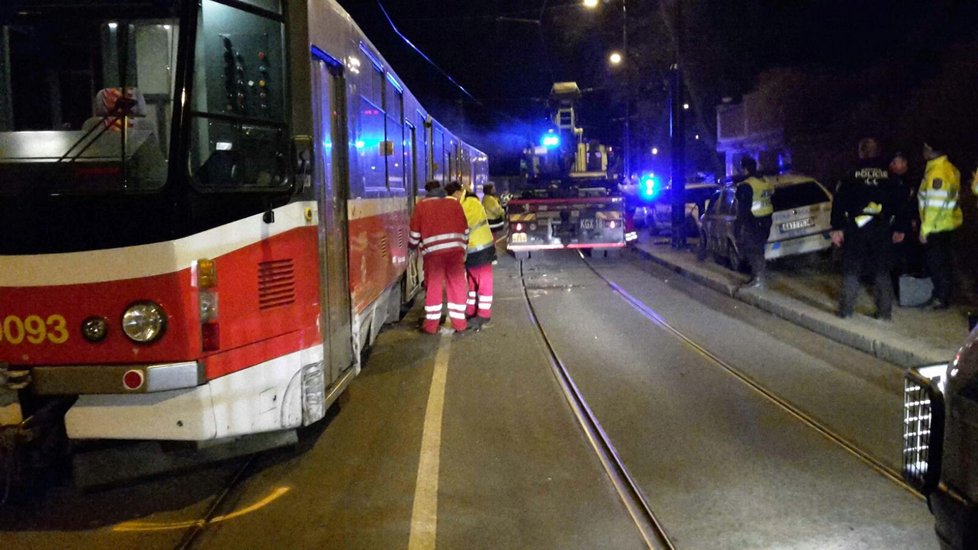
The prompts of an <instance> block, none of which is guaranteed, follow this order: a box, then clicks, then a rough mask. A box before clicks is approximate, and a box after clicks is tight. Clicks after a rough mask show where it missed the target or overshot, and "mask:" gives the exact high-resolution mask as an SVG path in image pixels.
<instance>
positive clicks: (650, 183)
mask: <svg viewBox="0 0 978 550" xmlns="http://www.w3.org/2000/svg"><path fill="white" fill-rule="evenodd" d="M660 191H661V189H660V188H659V180H658V179H657V178H656V177H655V175H654V174H645V175H644V176H642V179H640V180H639V182H638V193H639V195H641V197H642V198H643V199H644V200H647V201H651V200H654V199H655V198H656V197H657V196H658V195H659V192H660Z"/></svg>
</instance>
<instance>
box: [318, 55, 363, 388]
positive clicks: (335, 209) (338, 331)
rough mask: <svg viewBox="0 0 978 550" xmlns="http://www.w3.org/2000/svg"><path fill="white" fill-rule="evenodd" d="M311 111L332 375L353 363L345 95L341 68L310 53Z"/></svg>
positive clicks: (324, 310) (328, 358) (329, 372)
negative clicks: (313, 56)
mask: <svg viewBox="0 0 978 550" xmlns="http://www.w3.org/2000/svg"><path fill="white" fill-rule="evenodd" d="M312 63H313V71H312V74H313V116H314V117H315V120H314V124H315V127H314V128H315V130H314V133H315V137H314V139H313V142H314V146H315V148H316V154H317V159H316V161H317V162H316V163H315V175H314V177H315V185H316V187H318V190H317V193H316V197H317V200H318V203H319V204H318V206H319V217H320V222H319V243H320V246H319V249H320V255H319V259H320V269H319V272H320V278H321V284H320V288H321V296H320V303H322V304H323V308H322V317H323V319H322V321H323V322H322V326H323V328H322V330H323V341H324V342H325V343H326V357H325V358H324V360H325V361H326V365H325V368H324V371H325V373H326V375H327V376H328V377H329V380H330V381H332V380H336V379H337V378H338V377H339V376H340V374H342V372H343V371H345V370H346V369H348V368H350V367H351V366H352V365H353V329H352V326H353V323H352V318H351V317H352V313H351V306H350V276H349V266H348V263H349V255H348V243H349V238H348V232H347V209H346V203H347V199H348V197H349V181H348V180H347V177H346V174H347V173H348V172H347V170H346V164H345V163H346V157H345V154H344V153H345V147H344V146H343V144H345V143H346V108H345V104H346V100H345V92H344V89H343V87H344V80H343V77H342V73H341V72H340V71H341V69H340V68H338V67H335V66H333V65H330V64H328V63H326V62H325V61H322V60H320V59H318V58H313V60H312Z"/></svg>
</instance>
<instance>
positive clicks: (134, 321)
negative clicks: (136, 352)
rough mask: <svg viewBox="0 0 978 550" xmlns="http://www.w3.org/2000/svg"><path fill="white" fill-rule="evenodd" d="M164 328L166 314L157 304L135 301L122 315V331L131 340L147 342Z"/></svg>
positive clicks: (157, 335) (157, 336)
mask: <svg viewBox="0 0 978 550" xmlns="http://www.w3.org/2000/svg"><path fill="white" fill-rule="evenodd" d="M165 329H166V314H165V312H164V311H163V308H162V307H160V305H159V304H156V303H154V302H137V303H135V304H133V305H131V306H129V308H128V309H126V312H125V313H124V314H123V315H122V331H123V332H125V333H126V336H128V337H129V339H130V340H132V341H133V342H138V343H140V344H147V343H149V342H152V341H154V340H156V339H157V338H159V337H160V335H161V334H163V331H164V330H165Z"/></svg>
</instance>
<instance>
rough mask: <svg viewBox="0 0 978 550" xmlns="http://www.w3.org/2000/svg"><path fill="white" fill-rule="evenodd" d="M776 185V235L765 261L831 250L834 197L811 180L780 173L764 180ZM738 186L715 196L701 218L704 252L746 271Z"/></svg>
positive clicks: (773, 229)
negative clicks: (738, 230) (738, 233)
mask: <svg viewBox="0 0 978 550" xmlns="http://www.w3.org/2000/svg"><path fill="white" fill-rule="evenodd" d="M763 178H764V179H765V180H767V181H768V182H769V183H770V184H771V185H772V186H773V187H774V195H773V196H772V197H771V202H772V204H773V205H774V214H773V215H772V216H771V221H772V223H771V234H770V235H769V236H768V241H767V245H766V246H765V248H764V258H766V259H768V260H771V259H775V258H784V257H786V256H794V255H797V254H806V253H809V252H817V251H819V250H826V249H828V248H830V247H831V246H832V238H831V237H830V236H829V231H831V229H832V219H831V216H832V194H831V193H829V191H828V189H826V188H825V186H823V185H822V184H821V183H819V182H818V181H816V180H815V179H814V178H812V177H810V176H805V175H800V174H780V175H776V176H763ZM736 195H737V186H736V185H735V184H734V183H733V181H732V180H728V181H727V182H725V184H724V186H723V187H722V188H720V189H719V190H718V191H717V192H716V193H714V195H713V196H712V197H711V198H710V200H709V201H708V202H707V205H706V211H705V212H704V213H703V215H702V216H701V217H700V224H699V225H700V227H699V234H700V247H701V249H700V252H701V253H702V254H707V253H709V254H712V255H713V257H714V258H716V259H717V260H723V259H725V260H728V261H729V262H730V265H731V266H732V267H733V268H734V269H737V270H744V269H746V265H745V261H744V257H743V255H742V254H741V252H740V248H739V244H738V240H737V238H736V235H734V226H735V223H734V222H735V221H736V218H737V209H738V204H737V196H736Z"/></svg>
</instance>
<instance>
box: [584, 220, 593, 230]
mask: <svg viewBox="0 0 978 550" xmlns="http://www.w3.org/2000/svg"><path fill="white" fill-rule="evenodd" d="M581 229H594V218H581Z"/></svg>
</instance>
